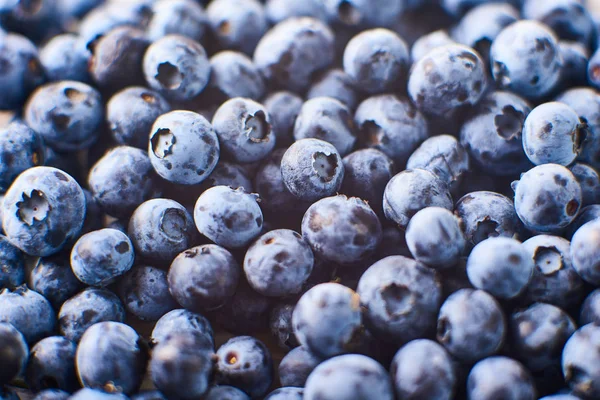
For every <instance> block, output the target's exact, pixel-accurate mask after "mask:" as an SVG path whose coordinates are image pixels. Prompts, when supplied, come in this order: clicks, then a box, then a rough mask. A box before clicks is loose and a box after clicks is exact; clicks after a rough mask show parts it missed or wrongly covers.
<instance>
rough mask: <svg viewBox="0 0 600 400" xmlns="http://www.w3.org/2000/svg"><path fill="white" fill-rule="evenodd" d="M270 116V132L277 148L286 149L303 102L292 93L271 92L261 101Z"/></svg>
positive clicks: (290, 140) (290, 141) (291, 138)
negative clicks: (273, 135) (273, 134)
mask: <svg viewBox="0 0 600 400" xmlns="http://www.w3.org/2000/svg"><path fill="white" fill-rule="evenodd" d="M263 103H264V106H265V108H266V110H267V112H268V113H269V115H270V116H271V130H272V131H273V132H274V133H275V137H276V139H277V140H276V141H275V142H276V145H277V147H287V146H289V145H290V144H291V143H292V141H293V132H294V124H295V123H296V118H297V117H298V114H300V109H301V108H302V104H303V103H304V101H303V100H302V98H301V97H300V96H298V95H297V94H294V93H292V92H286V91H280V92H272V93H271V94H269V95H268V96H267V97H266V98H265V100H264V101H263Z"/></svg>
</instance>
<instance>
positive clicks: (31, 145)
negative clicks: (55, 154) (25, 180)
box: [0, 122, 45, 192]
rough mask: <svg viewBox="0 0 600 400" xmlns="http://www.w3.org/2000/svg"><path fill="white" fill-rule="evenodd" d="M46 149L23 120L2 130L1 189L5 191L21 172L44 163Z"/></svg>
mask: <svg viewBox="0 0 600 400" xmlns="http://www.w3.org/2000/svg"><path fill="white" fill-rule="evenodd" d="M44 150H45V149H44V144H43V143H42V140H41V139H40V137H39V136H38V135H37V134H36V133H35V132H34V131H33V130H32V129H31V128H29V127H28V126H27V125H25V124H23V123H21V122H12V123H10V124H9V125H8V126H6V128H4V129H3V130H0V159H2V164H1V165H0V191H3V192H5V191H6V190H7V189H8V187H9V186H10V185H11V183H13V181H14V180H15V179H16V178H17V176H18V175H19V174H20V173H21V172H23V171H25V170H26V169H28V168H32V167H36V166H38V165H42V164H43V162H44Z"/></svg>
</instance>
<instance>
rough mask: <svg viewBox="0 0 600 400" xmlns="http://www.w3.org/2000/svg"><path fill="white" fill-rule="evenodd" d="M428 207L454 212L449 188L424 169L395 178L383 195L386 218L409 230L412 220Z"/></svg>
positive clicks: (403, 173)
mask: <svg viewBox="0 0 600 400" xmlns="http://www.w3.org/2000/svg"><path fill="white" fill-rule="evenodd" d="M425 207H442V208H446V209H448V210H452V207H453V202H452V196H451V195H450V191H449V189H448V185H446V183H444V182H443V181H442V180H441V179H440V178H438V177H437V176H436V175H434V174H433V173H432V172H429V171H427V170H424V169H409V170H405V171H402V172H400V173H399V174H397V175H395V176H394V177H393V178H392V179H391V180H390V181H389V182H388V184H387V186H386V187H385V191H384V193H383V212H384V213H385V216H386V218H387V219H389V220H391V221H393V222H395V223H396V224H398V226H399V227H401V228H406V226H407V225H408V222H409V221H410V219H411V218H412V217H413V215H415V214H416V213H417V211H419V210H422V209H423V208H425Z"/></svg>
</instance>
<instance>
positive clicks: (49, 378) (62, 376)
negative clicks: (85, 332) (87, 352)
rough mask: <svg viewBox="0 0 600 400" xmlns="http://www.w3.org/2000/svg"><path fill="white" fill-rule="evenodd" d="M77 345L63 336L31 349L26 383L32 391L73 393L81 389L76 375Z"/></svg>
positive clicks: (50, 338) (46, 340) (40, 342)
mask: <svg viewBox="0 0 600 400" xmlns="http://www.w3.org/2000/svg"><path fill="white" fill-rule="evenodd" d="M76 350H77V345H76V344H75V343H74V342H72V341H71V340H69V339H66V338H64V337H62V336H50V337H47V338H45V339H42V340H40V341H39V342H37V343H36V344H35V346H33V347H32V348H31V354H30V356H29V361H28V362H27V369H26V370H25V382H27V386H28V387H29V389H30V390H32V391H34V392H39V391H40V390H44V389H60V390H64V391H66V392H69V393H72V392H74V391H76V390H77V389H79V387H80V385H79V382H78V381H77V374H76V373H75V351H76Z"/></svg>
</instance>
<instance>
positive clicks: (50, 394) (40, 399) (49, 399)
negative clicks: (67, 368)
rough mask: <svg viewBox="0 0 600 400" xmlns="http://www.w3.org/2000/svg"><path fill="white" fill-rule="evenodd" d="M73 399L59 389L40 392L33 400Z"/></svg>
mask: <svg viewBox="0 0 600 400" xmlns="http://www.w3.org/2000/svg"><path fill="white" fill-rule="evenodd" d="M69 398H71V394H69V393H67V392H65V391H64V390H58V389H46V390H42V391H41V392H38V393H37V394H36V396H35V397H34V398H33V399H34V400H68V399H69Z"/></svg>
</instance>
